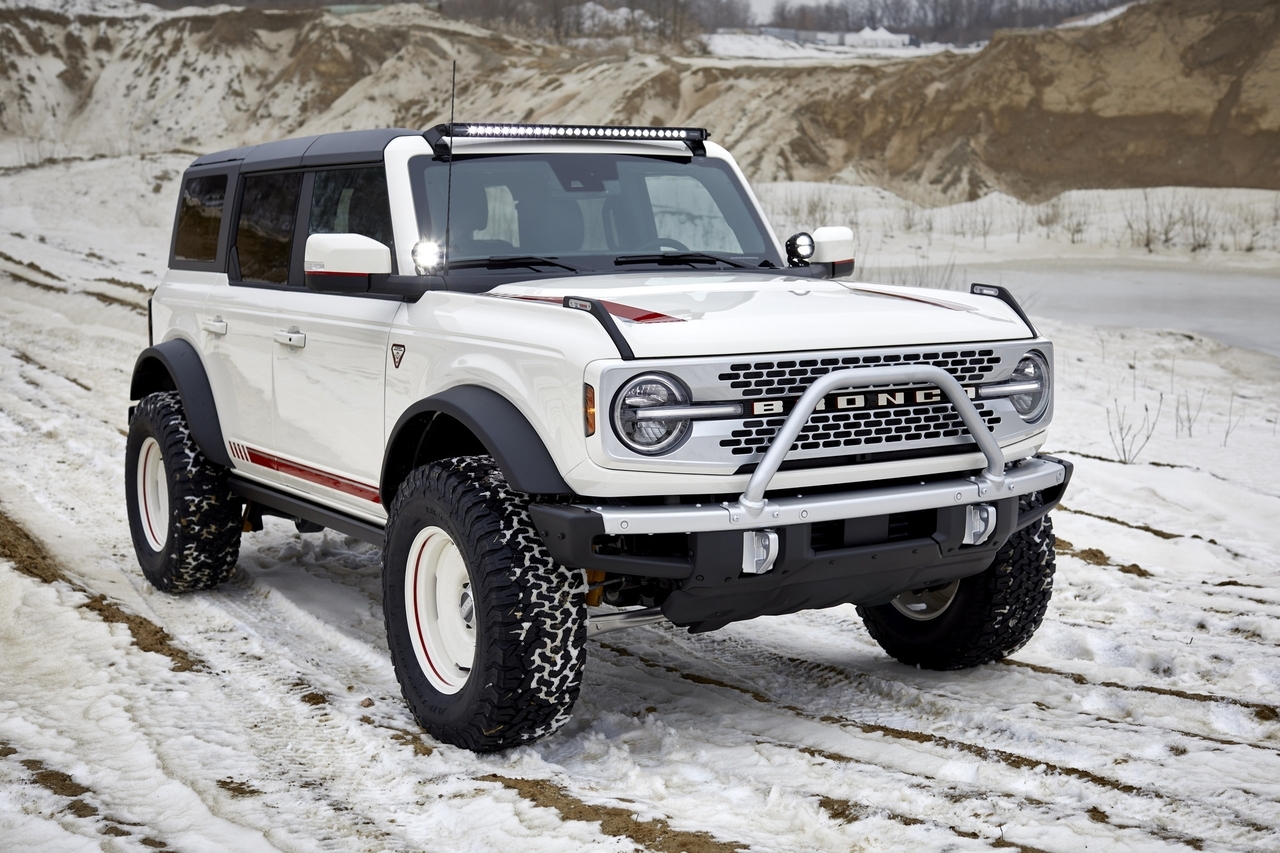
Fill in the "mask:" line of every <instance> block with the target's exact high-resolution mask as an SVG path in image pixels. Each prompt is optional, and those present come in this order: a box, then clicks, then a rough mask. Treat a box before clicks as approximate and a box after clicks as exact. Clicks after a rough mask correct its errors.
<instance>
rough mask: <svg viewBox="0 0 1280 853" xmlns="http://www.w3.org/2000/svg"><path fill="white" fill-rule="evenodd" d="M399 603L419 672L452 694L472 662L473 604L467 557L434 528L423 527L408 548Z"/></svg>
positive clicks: (474, 617) (474, 642) (439, 530)
mask: <svg viewBox="0 0 1280 853" xmlns="http://www.w3.org/2000/svg"><path fill="white" fill-rule="evenodd" d="M404 603H405V608H404V609H405V616H406V618H407V619H408V622H409V626H408V627H409V635H410V639H411V642H412V643H413V651H414V654H415V655H417V658H418V665H419V666H420V667H421V668H422V673H423V675H425V676H426V678H427V681H429V682H430V683H431V686H432V687H434V688H435V689H436V690H439V691H440V692H441V693H448V694H452V693H457V692H458V691H459V690H461V689H462V688H463V687H464V686H465V685H466V683H467V678H468V677H469V676H470V675H471V668H472V666H473V664H474V661H475V655H476V627H475V626H476V607H475V598H474V595H473V593H472V590H471V575H470V574H468V572H467V564H466V561H465V560H463V558H462V553H461V552H460V551H459V550H458V546H457V545H456V544H454V541H453V539H451V538H450V537H449V534H448V533H446V532H444V531H443V530H441V529H440V528H439V527H424V528H423V529H422V530H420V531H418V535H417V536H416V537H414V540H413V544H412V545H411V546H410V547H409V557H408V564H407V565H406V566H405V573H404Z"/></svg>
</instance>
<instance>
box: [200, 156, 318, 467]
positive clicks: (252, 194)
mask: <svg viewBox="0 0 1280 853" xmlns="http://www.w3.org/2000/svg"><path fill="white" fill-rule="evenodd" d="M301 191H302V173H301V172H275V173H262V174H249V175H244V176H242V177H241V179H240V194H239V204H238V207H237V210H236V218H235V222H234V230H233V232H232V235H231V236H232V244H231V248H230V250H229V252H228V254H229V258H228V263H227V283H226V284H225V285H222V286H220V287H215V288H214V289H213V290H212V291H211V292H210V294H209V299H208V301H207V302H206V303H205V307H204V316H203V317H202V322H201V326H202V332H203V334H204V336H205V339H206V343H205V353H206V366H207V368H208V371H209V380H210V382H211V383H212V384H213V386H214V393H215V395H216V397H217V400H218V416H219V419H220V420H221V421H222V433H223V436H224V437H225V438H226V439H227V444H228V447H229V450H230V452H231V456H232V458H233V459H235V464H236V468H237V469H238V470H241V471H244V472H245V473H247V474H251V475H253V476H255V477H257V478H259V479H263V480H267V481H271V482H279V476H278V474H277V473H276V467H277V466H276V464H275V461H274V460H275V457H276V453H275V449H274V448H275V441H274V423H273V416H274V415H273V406H272V397H273V393H274V384H275V383H274V380H273V375H272V371H273V365H272V357H273V355H274V352H275V348H276V347H277V346H279V345H278V344H277V343H275V337H276V331H277V326H278V323H277V321H276V312H277V310H278V307H279V300H280V294H281V292H282V289H283V288H284V287H286V286H287V284H288V276H289V262H290V258H291V256H292V250H293V239H294V231H295V229H296V224H297V212H298V201H299V198H300V197H301Z"/></svg>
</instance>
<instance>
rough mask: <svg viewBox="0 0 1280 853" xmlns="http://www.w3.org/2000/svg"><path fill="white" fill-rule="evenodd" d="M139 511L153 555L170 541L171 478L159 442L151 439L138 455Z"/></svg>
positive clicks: (143, 444)
mask: <svg viewBox="0 0 1280 853" xmlns="http://www.w3.org/2000/svg"><path fill="white" fill-rule="evenodd" d="M137 474H138V509H139V510H141V513H140V514H141V516H142V518H141V521H142V535H143V536H144V537H145V538H146V540H147V544H148V545H150V546H151V550H153V551H163V550H164V546H165V543H166V542H168V541H169V476H168V472H167V471H165V468H164V452H163V451H162V450H161V449H160V442H158V441H156V440H155V439H154V438H151V437H148V438H147V439H146V440H145V441H143V442H142V448H141V450H139V452H138V472H137Z"/></svg>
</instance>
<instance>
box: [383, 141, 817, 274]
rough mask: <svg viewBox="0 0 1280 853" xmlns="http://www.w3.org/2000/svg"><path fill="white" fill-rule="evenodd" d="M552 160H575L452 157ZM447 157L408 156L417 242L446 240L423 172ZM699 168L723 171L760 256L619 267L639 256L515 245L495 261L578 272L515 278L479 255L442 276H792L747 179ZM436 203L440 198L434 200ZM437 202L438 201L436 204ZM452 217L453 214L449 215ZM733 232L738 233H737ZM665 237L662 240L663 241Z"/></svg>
mask: <svg viewBox="0 0 1280 853" xmlns="http://www.w3.org/2000/svg"><path fill="white" fill-rule="evenodd" d="M600 153H601V154H606V153H607V154H608V156H611V157H615V158H617V159H618V160H633V161H634V160H653V161H664V162H670V163H674V164H691V163H693V162H694V161H695V157H694V156H693V155H692V154H685V155H680V154H671V155H667V154H654V153H652V152H649V151H645V152H639V151H637V152H634V153H631V152H625V153H624V152H617V151H609V152H603V151H602V152H600ZM551 156H574V155H572V154H570V153H569V152H558V151H538V152H532V151H531V152H518V153H517V152H493V153H489V152H486V153H476V154H462V153H459V154H457V155H456V158H457V162H458V163H459V164H461V163H464V162H474V161H479V160H489V159H493V160H502V161H513V160H526V159H527V160H543V161H545V160H546V159H547V158H549V157H551ZM448 160H449V156H448V155H430V154H425V153H424V154H418V155H414V156H412V157H410V158H409V160H408V164H407V165H408V172H409V180H410V188H411V191H412V196H413V203H414V213H415V217H416V221H417V227H418V234H419V238H420V239H433V240H436V241H438V242H440V243H443V242H444V239H443V237H444V235H443V234H442V233H437V232H436V231H435V230H434V229H433V227H432V218H431V209H430V204H429V202H428V197H427V196H428V184H427V179H426V171H427V169H429V168H441V167H443V166H445V164H447V163H448ZM696 161H697V163H698V165H702V166H710V167H712V168H714V169H716V170H718V171H720V172H722V173H723V175H724V177H725V178H726V179H727V182H728V183H727V186H728V188H729V189H730V190H731V191H732V192H733V193H735V194H736V197H737V200H738V201H739V202H740V204H741V210H740V211H737V213H745V214H746V217H747V219H748V220H749V223H748V222H743V225H744V226H746V225H748V224H749V225H750V227H751V228H752V229H754V231H755V233H756V234H758V236H759V239H760V241H761V243H762V245H763V250H762V251H760V252H716V251H707V250H704V249H690V250H689V251H687V252H686V251H680V250H676V249H674V248H673V249H672V250H671V251H670V253H669V254H671V255H673V256H678V255H682V254H683V255H693V256H698V255H702V256H715V255H718V254H719V255H723V256H724V260H723V261H721V262H720V263H713V262H712V261H709V260H706V259H697V258H688V259H685V260H680V259H678V258H675V257H673V258H663V259H661V260H655V261H653V262H651V263H638V262H635V261H634V260H630V261H625V262H623V263H621V264H620V263H618V259H619V258H626V257H627V256H633V255H636V254H638V253H637V252H635V251H634V250H628V249H625V248H619V249H616V250H614V249H610V250H607V251H603V252H599V253H596V252H564V253H554V254H553V253H539V252H537V251H532V252H526V250H525V249H524V248H522V247H517V248H515V249H514V251H513V252H504V253H502V254H499V255H495V256H494V258H495V259H496V260H498V261H501V260H502V258H503V256H504V255H509V254H517V255H520V256H527V255H528V254H532V255H542V256H544V257H547V258H550V259H554V260H557V261H564V262H565V264H567V265H571V266H573V267H576V268H577V271H576V272H571V271H569V270H567V269H566V268H565V267H564V266H561V265H551V264H548V265H545V266H529V267H524V268H522V269H520V270H519V271H518V275H515V276H513V273H516V272H517V271H515V270H513V269H512V268H511V266H510V265H503V264H501V263H498V264H496V265H495V266H494V267H488V266H486V265H485V264H483V263H482V262H480V261H481V260H482V257H471V256H467V257H463V258H459V259H458V260H459V262H460V263H465V264H466V266H462V267H453V266H450V265H449V259H448V258H447V257H446V261H445V263H446V267H445V269H444V271H443V272H444V274H445V275H449V276H450V277H454V276H459V275H465V276H482V277H494V276H497V277H501V278H503V279H506V280H511V279H512V278H513V277H518V278H521V279H524V278H557V277H564V276H571V277H572V276H575V275H612V274H618V273H632V272H638V271H651V270H663V271H674V270H680V271H682V272H692V271H702V272H715V271H717V270H723V271H728V270H732V271H733V272H735V273H737V274H742V273H752V272H758V273H761V274H769V275H775V274H777V273H778V272H781V271H787V272H792V270H790V269H789V268H788V265H787V263H786V260H785V259H784V257H783V255H782V253H781V252H780V251H779V247H778V245H777V240H776V238H775V237H774V234H773V230H772V229H771V228H770V227H769V224H768V222H767V220H766V219H765V218H764V214H763V212H762V211H761V210H760V208H759V206H758V204H757V202H756V200H755V196H754V195H753V194H752V193H751V190H750V188H749V187H748V186H747V185H746V182H745V179H744V178H743V177H742V175H741V173H740V172H739V171H738V170H737V169H736V168H735V167H734V164H733V163H732V162H731V161H729V160H726V159H724V158H721V157H709V156H699V157H697V158H696ZM437 199H438V197H437ZM437 204H438V200H437ZM450 215H452V211H451V212H450ZM730 227H732V226H730ZM735 233H737V232H735ZM663 239H665V238H663ZM641 254H661V252H657V253H654V252H652V251H651V252H645V253H641Z"/></svg>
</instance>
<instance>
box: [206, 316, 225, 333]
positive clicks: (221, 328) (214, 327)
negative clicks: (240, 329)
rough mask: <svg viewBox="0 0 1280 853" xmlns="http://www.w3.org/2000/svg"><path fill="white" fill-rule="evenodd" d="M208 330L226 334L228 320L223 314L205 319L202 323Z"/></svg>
mask: <svg viewBox="0 0 1280 853" xmlns="http://www.w3.org/2000/svg"><path fill="white" fill-rule="evenodd" d="M200 325H201V326H202V327H204V330H205V331H206V332H209V333H210V334H213V335H225V334H226V333H227V321H226V320H224V319H222V317H221V316H218V317H214V318H213V319H212V320H205V321H204V322H203V323H201V324H200Z"/></svg>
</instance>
